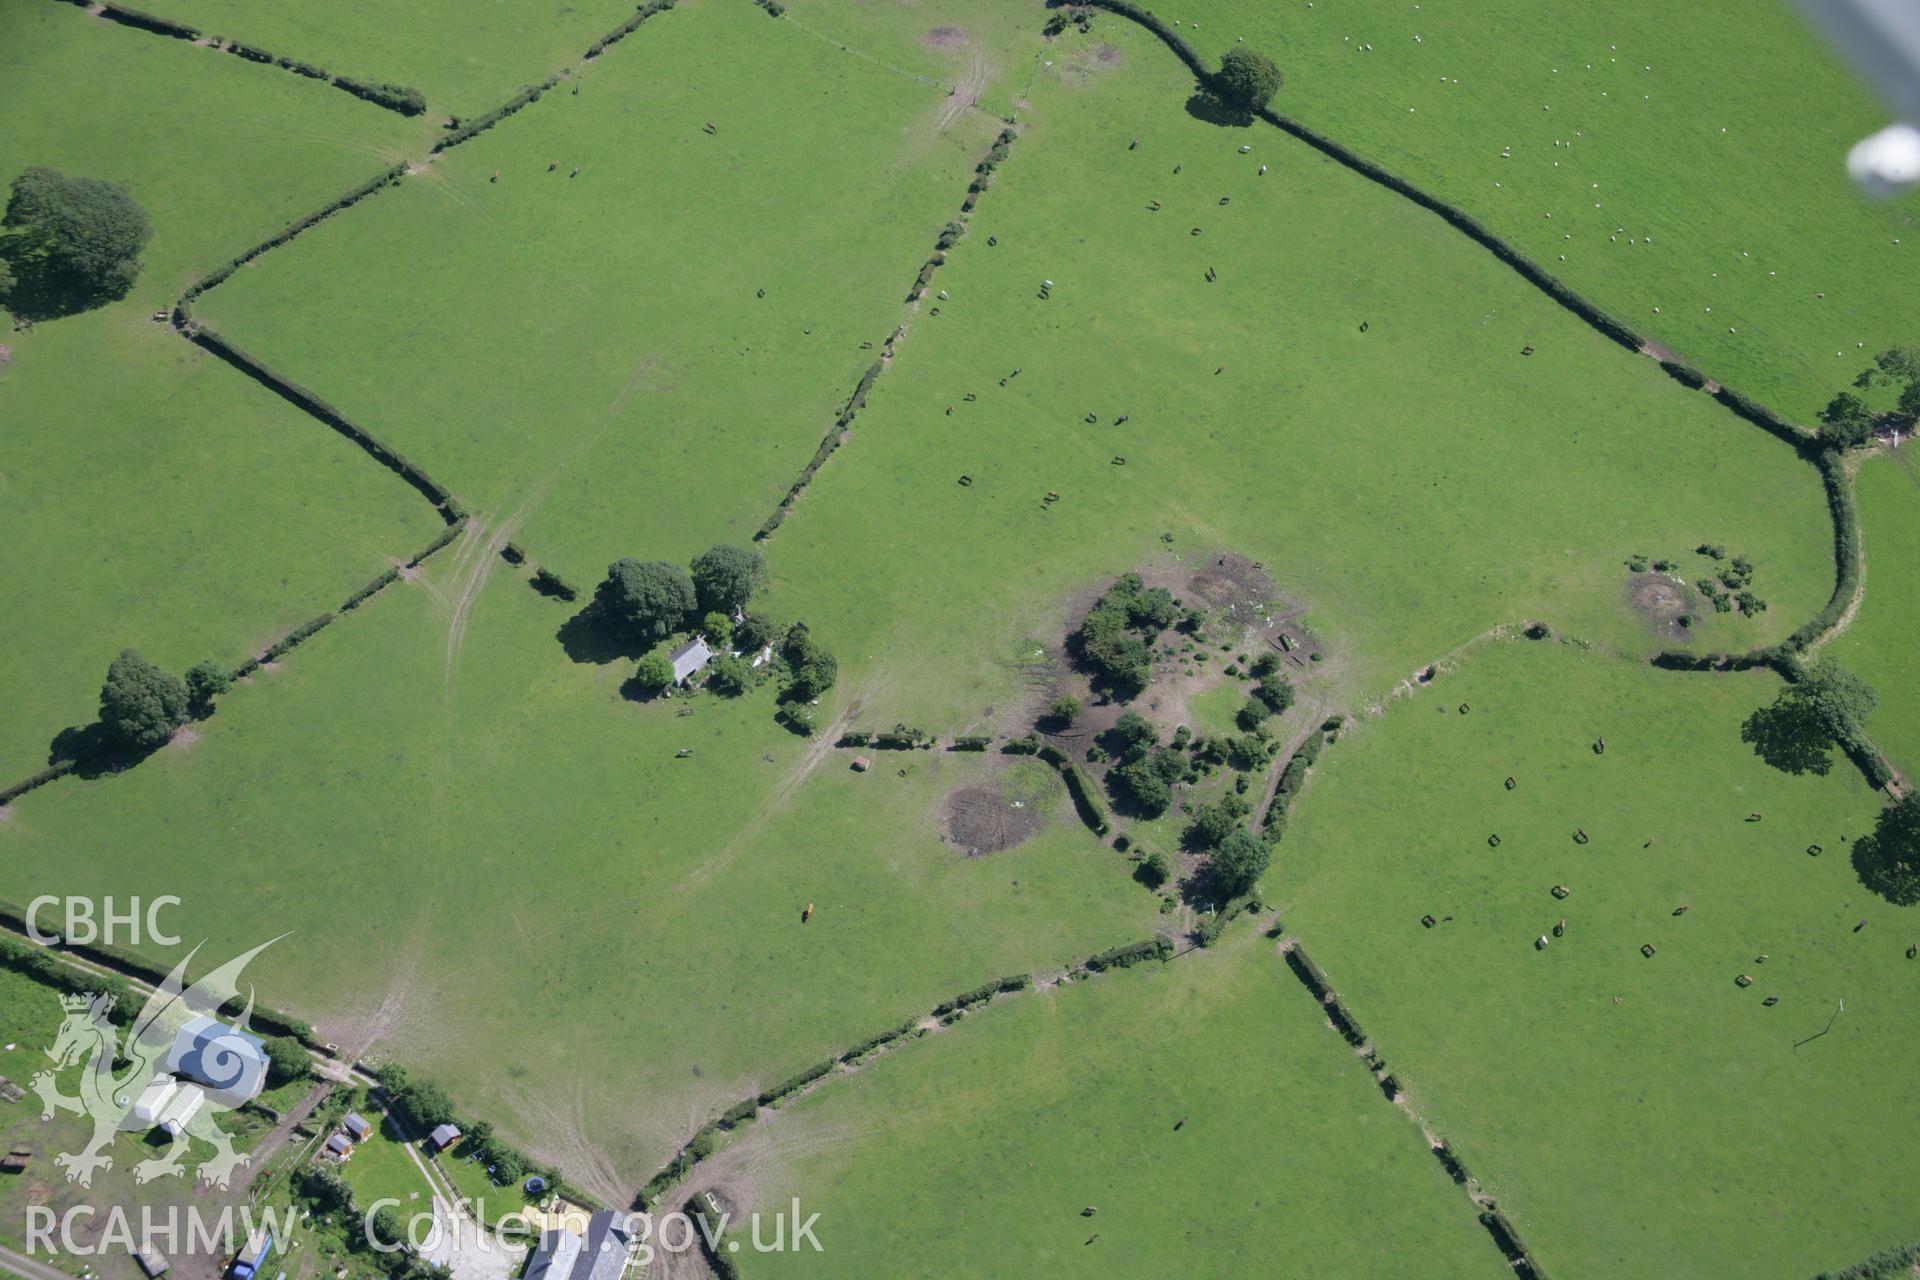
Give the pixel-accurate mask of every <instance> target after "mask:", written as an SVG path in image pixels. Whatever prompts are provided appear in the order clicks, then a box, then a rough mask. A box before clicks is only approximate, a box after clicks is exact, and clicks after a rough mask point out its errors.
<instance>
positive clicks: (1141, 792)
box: [1107, 760, 1173, 818]
mask: <svg viewBox="0 0 1920 1280" xmlns="http://www.w3.org/2000/svg"><path fill="white" fill-rule="evenodd" d="M1107 777H1108V778H1109V779H1110V780H1111V782H1112V784H1113V788H1114V790H1115V792H1116V793H1117V794H1118V795H1119V796H1120V797H1122V798H1124V799H1126V800H1127V801H1128V802H1130V803H1131V805H1132V807H1133V808H1134V809H1135V810H1137V811H1138V812H1139V813H1140V815H1141V816H1143V817H1147V818H1157V817H1159V816H1160V815H1161V814H1163V813H1165V812H1166V811H1167V808H1168V806H1170V805H1171V804H1172V803H1173V788H1172V787H1170V786H1168V785H1167V780H1166V778H1164V777H1163V776H1161V774H1160V772H1159V771H1158V770H1157V769H1155V768H1154V767H1153V762H1152V761H1150V760H1135V761H1133V762H1132V763H1130V764H1123V765H1121V766H1119V767H1118V768H1116V769H1114V770H1113V771H1112V772H1111V773H1109V774H1108V775H1107Z"/></svg>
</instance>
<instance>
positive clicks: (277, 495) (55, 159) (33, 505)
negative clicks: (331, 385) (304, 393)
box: [0, 0, 439, 782]
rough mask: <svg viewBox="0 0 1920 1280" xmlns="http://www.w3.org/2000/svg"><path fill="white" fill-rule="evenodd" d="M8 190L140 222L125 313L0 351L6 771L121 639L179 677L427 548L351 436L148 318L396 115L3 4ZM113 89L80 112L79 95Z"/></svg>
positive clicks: (13, 771) (76, 710)
mask: <svg viewBox="0 0 1920 1280" xmlns="http://www.w3.org/2000/svg"><path fill="white" fill-rule="evenodd" d="M0 25H4V27H5V29H6V30H7V32H8V36H9V38H8V39H7V40H6V41H5V42H3V43H4V46H5V47H4V48H3V49H0V113H4V114H5V115H6V117H7V119H8V120H10V121H11V122H12V127H10V128H8V129H6V130H4V131H0V175H3V176H4V180H6V181H11V180H12V177H13V176H14V174H16V173H17V172H18V171H19V170H20V169H22V168H25V167H26V166H28V165H30V164H37V163H48V164H52V165H54V166H55V167H58V168H60V169H62V170H64V171H66V172H69V173H80V174H85V175H88V176H93V177H104V178H111V179H115V180H118V181H124V182H126V183H127V184H128V185H129V186H130V188H131V189H132V191H133V193H134V195H135V197H136V198H137V199H139V200H140V201H141V203H142V204H143V205H144V206H145V207H146V208H147V210H148V213H149V216H150V218H151V220H152V223H153V229H154V230H153V239H152V241H151V242H150V244H149V246H148V248H147V251H146V253H145V259H144V260H145V262H146V270H145V271H144V272H143V274H142V275H141V277H140V280H139V283H138V284H137V285H136V286H135V289H134V292H133V295H132V296H131V297H129V298H128V299H127V300H126V301H124V302H121V303H119V304H116V305H114V306H110V307H107V308H105V309H104V310H101V311H97V312H94V313H91V314H87V315H83V316H73V317H68V318H64V319H60V320H53V321H43V322H42V323H40V324H39V325H38V326H36V327H35V328H34V329H33V330H32V331H30V332H17V333H13V334H11V335H8V336H7V339H6V341H7V344H8V345H9V346H10V347H11V348H12V358H11V361H10V363H9V364H8V366H7V368H6V370H5V372H4V374H0V417H4V418H5V420H6V422H7V426H8V435H7V439H8V444H9V448H8V450H7V459H6V462H5V463H4V466H0V523H4V524H5V526H6V527H7V529H8V530H9V533H10V539H11V551H12V554H10V555H9V556H8V557H7V561H6V565H5V567H4V568H0V592H4V595H5V597H6V599H7V602H8V607H7V608H6V609H5V610H4V611H0V653H4V654H5V655H6V661H5V662H4V663H0V673H3V674H0V701H4V703H5V704H6V707H7V714H6V715H5V716H4V717H0V777H5V779H6V781H7V782H12V781H14V780H16V779H17V778H19V777H24V776H25V775H27V774H29V773H32V772H34V771H35V770H37V769H39V768H41V767H43V766H44V765H45V764H46V763H47V749H48V744H49V742H50V741H51V739H52V738H53V736H54V734H55V733H57V732H58V731H60V730H62V729H64V728H66V727H68V726H70V725H77V724H82V723H85V722H86V721H88V720H90V719H91V718H92V716H93V712H94V709H95V702H96V699H97V697H98V693H99V687H100V680H101V678H102V676H103V675H104V674H105V672H106V667H107V663H108V662H109V661H110V660H111V659H112V658H113V656H114V655H115V654H116V653H118V652H119V651H120V650H121V649H122V648H124V647H126V646H128V645H134V646H137V647H139V648H140V649H141V650H142V651H143V652H145V653H146V654H147V656H148V657H150V658H152V659H154V660H156V661H158V662H161V663H162V664H165V665H168V666H171V667H172V668H173V669H175V670H179V669H182V668H184V667H185V666H187V665H189V664H191V663H193V662H195V661H198V660H199V659H201V658H206V657H219V658H222V659H226V660H230V661H238V660H239V659H240V658H242V657H244V656H246V655H247V653H248V652H249V650H250V649H251V648H257V647H260V646H263V645H264V644H266V643H268V642H270V641H271V640H272V639H273V638H275V637H276V636H277V635H278V634H280V633H282V632H284V631H286V630H287V629H290V628H291V627H293V626H294V625H296V624H297V623H299V622H302V621H304V620H305V619H307V618H309V617H311V616H312V615H314V614H315V613H318V612H320V611H321V610H322V609H324V608H328V607H331V606H332V605H334V604H337V603H338V602H339V601H340V600H341V599H342V598H344V597H345V596H346V594H347V593H348V592H350V591H352V590H353V589H354V588H355V587H357V586H359V585H360V584H361V583H362V582H364V581H366V580H367V579H368V578H371V577H372V576H374V575H375V574H377V573H379V572H380V571H381V570H382V569H383V568H384V567H385V566H386V565H387V564H388V563H389V562H391V561H392V560H394V559H398V558H402V557H404V556H405V555H406V554H408V553H409V552H411V551H412V550H414V549H415V548H417V547H418V546H420V545H421V544H423V543H425V542H426V541H427V540H428V539H429V538H431V537H432V536H433V531H434V530H435V529H436V528H437V527H438V523H439V522H438V521H437V520H435V519H434V518H433V515H432V512H431V511H430V510H428V508H427V506H426V504H425V503H423V502H422V501H421V500H420V499H419V498H418V497H417V496H416V495H415V494H413V493H412V492H410V491H409V490H408V489H407V488H406V486H405V485H403V484H402V483H401V482H400V481H398V480H397V479H395V478H394V477H393V476H391V475H390V474H388V473H387V472H385V471H383V470H381V469H380V468H379V467H377V466H375V465H374V464H372V463H371V462H369V461H368V460H367V458H366V457H365V456H364V455H363V454H361V453H360V452H359V451H358V450H357V449H355V448H353V447H352V446H351V445H349V444H348V443H347V442H345V441H344V440H342V439H340V438H339V437H337V436H335V435H334V434H333V433H331V432H329V431H327V430H326V429H325V428H323V427H320V426H318V425H317V424H315V423H313V422H312V421H311V420H309V419H307V418H305V417H303V416H302V415H300V414H298V413H296V412H295V411H294V410H293V409H292V408H290V407H289V406H287V405H285V404H283V403H282V402H281V401H280V400H278V399H277V398H276V397H274V396H272V395H270V394H268V393H267V392H265V391H263V390H261V389H260V388H258V387H256V386H254V385H253V384H251V383H250V382H248V381H246V380H245V379H244V378H241V377H239V376H237V375H236V374H234V373H233V372H232V371H231V370H229V369H226V368H223V367H220V366H218V365H217V364H216V363H215V362H214V361H213V360H212V359H210V358H209V357H206V356H204V355H202V354H200V353H198V352H196V351H195V350H193V349H192V348H190V347H189V346H188V345H187V344H186V343H184V342H182V341H180V340H179V339H178V338H176V337H174V336H172V335H171V334H170V333H169V332H167V330H166V329H165V328H164V327H163V326H160V325H157V324H154V323H152V322H151V321H150V320H148V319H147V313H148V312H149V311H150V310H152V309H153V308H154V307H156V306H161V305H165V304H167V303H168V302H170V300H171V299H172V298H173V297H174V295H175V294H177V293H178V291H179V290H180V288H181V287H182V286H183V285H185V284H186V283H187V281H189V280H190V279H192V278H194V277H195V276H197V275H199V274H200V273H201V272H203V271H205V270H206V269H207V268H209V267H211V266H212V265H214V263H216V262H218V261H221V260H222V259H224V258H226V257H228V256H230V255H231V254H233V253H235V252H237V251H238V250H240V249H241V248H243V247H245V246H246V245H248V244H251V243H253V242H255V241H257V240H259V239H260V238H262V237H263V236H266V235H268V234H270V233H271V232H272V231H274V230H275V229H277V228H278V227H279V226H281V225H282V224H283V223H285V222H286V221H288V220H290V219H292V218H294V217H296V216H298V215H299V214H301V213H304V212H305V211H307V210H308V209H311V208H313V207H314V206H316V205H318V204H320V203H322V202H324V201H325V200H326V199H328V198H330V197H331V196H332V195H333V194H335V193H336V192H337V191H339V190H341V189H344V188H345V187H347V186H349V185H351V184H352V183H353V182H355V181H358V180H359V179H361V178H364V177H365V176H366V174H367V173H368V171H369V170H371V169H373V168H374V167H375V166H376V165H377V164H379V163H381V162H382V160H381V159H376V158H375V156H374V155H373V154H370V153H378V156H379V157H382V158H385V157H390V156H392V155H395V154H397V153H398V152H397V148H398V146H399V145H400V143H401V142H402V141H403V140H404V139H405V138H406V137H407V136H408V134H407V131H406V130H405V129H403V128H397V127H396V126H395V125H394V124H392V123H390V122H391V121H393V120H395V119H396V117H393V116H390V115H388V114H387V113H385V112H380V111H375V110H373V109H371V108H369V107H367V106H365V105H364V104H361V103H357V102H355V101H354V100H353V99H351V98H347V97H346V96H345V95H342V94H334V93H330V92H325V91H322V90H320V89H317V88H315V87H314V86H312V85H311V84H310V83H308V82H302V81H297V80H295V79H294V78H293V77H290V76H289V77H285V78H284V80H282V79H269V80H268V81H267V82H266V84H265V85H264V86H263V85H262V84H261V82H260V81H259V80H258V79H256V77H255V75H254V74H253V73H252V72H251V71H250V70H249V69H248V68H247V66H246V64H244V63H242V62H241V61H240V60H239V59H238V58H227V57H216V56H212V55H210V54H208V53H207V52H206V51H205V50H201V49H194V48H192V47H190V46H187V45H185V44H182V43H180V42H178V41H172V40H162V39H157V38H155V37H153V36H149V35H144V34H142V33H139V32H135V31H130V30H127V29H126V28H124V27H119V26H116V25H114V24H111V23H103V22H98V21H95V20H93V19H90V18H88V17H87V16H86V15H84V14H82V13H80V12H79V11H77V10H74V9H71V8H70V7H67V6H55V5H47V4H38V3H33V2H32V0H4V2H3V3H0ZM78 83H100V84H108V83H111V84H112V85H114V86H115V91H114V94H113V96H112V101H111V102H106V101H101V102H98V103H93V104H89V105H86V106H83V107H76V106H75V105H74V104H73V103H72V102H70V101H69V96H70V95H69V89H70V87H71V86H72V85H74V84H78Z"/></svg>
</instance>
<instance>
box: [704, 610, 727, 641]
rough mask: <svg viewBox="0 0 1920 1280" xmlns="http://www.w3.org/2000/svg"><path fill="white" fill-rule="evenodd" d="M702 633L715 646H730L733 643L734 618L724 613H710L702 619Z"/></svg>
mask: <svg viewBox="0 0 1920 1280" xmlns="http://www.w3.org/2000/svg"><path fill="white" fill-rule="evenodd" d="M700 634H701V635H703V636H705V637H706V638H707V642H708V643H709V644H711V645H713V646H714V647H715V648H717V649H725V648H728V647H729V646H731V645H732V644H733V619H732V618H729V617H728V616H727V615H726V614H724V613H718V612H716V613H709V614H708V615H707V616H706V617H704V618H702V619H700Z"/></svg>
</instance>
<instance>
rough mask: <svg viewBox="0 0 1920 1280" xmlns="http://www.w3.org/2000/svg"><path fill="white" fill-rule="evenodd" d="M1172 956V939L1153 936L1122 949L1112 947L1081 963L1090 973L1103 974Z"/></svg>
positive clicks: (1160, 935) (1158, 935) (1157, 935)
mask: <svg viewBox="0 0 1920 1280" xmlns="http://www.w3.org/2000/svg"><path fill="white" fill-rule="evenodd" d="M1172 955H1173V939H1171V938H1169V937H1167V936H1166V935H1165V934H1159V933H1156V934H1154V935H1153V936H1152V937H1151V938H1144V939H1142V940H1141V941H1139V942H1130V943H1128V944H1127V945H1126V946H1124V947H1112V948H1110V949H1108V950H1106V951H1102V952H1101V953H1100V954H1098V955H1092V956H1088V957H1087V958H1086V960H1084V961H1083V962H1082V963H1083V964H1084V965H1085V967H1086V968H1087V970H1088V971H1089V972H1091V973H1105V972H1106V971H1107V970H1109V969H1130V968H1132V967H1133V966H1134V965H1136V964H1139V963H1141V962H1142V961H1146V960H1166V959H1169V958H1171V957H1172Z"/></svg>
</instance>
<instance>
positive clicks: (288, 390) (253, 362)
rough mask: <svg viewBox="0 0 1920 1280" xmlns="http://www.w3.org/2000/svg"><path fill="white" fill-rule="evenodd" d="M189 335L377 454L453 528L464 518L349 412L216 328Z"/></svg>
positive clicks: (435, 485)
mask: <svg viewBox="0 0 1920 1280" xmlns="http://www.w3.org/2000/svg"><path fill="white" fill-rule="evenodd" d="M187 336H188V337H189V338H191V339H192V341H193V342H194V343H196V344H197V345H199V346H202V347H204V348H206V349H207V350H208V351H211V352H213V354H214V355H216V356H219V357H220V358H221V359H222V360H225V361H226V362H227V363H228V364H230V365H232V366H233V367H234V368H236V369H238V370H240V372H242V373H244V374H246V375H247V376H248V377H250V378H252V379H253V380H254V381H255V382H258V383H259V384H260V385H261V386H263V387H266V388H267V389H268V390H270V391H273V392H275V393H276V394H278V395H279V396H280V397H281V399H283V400H286V401H287V402H288V403H290V404H292V405H293V406H294V407H295V408H297V409H300V410H301V411H302V412H304V413H306V414H307V415H308V416H310V417H313V418H318V419H319V420H320V421H321V422H324V423H325V424H326V425H327V426H329V427H332V428H333V429H334V430H335V431H338V432H339V433H340V434H341V435H343V436H345V437H346V438H347V439H349V440H351V441H353V442H354V443H355V444H357V445H359V446H360V447H361V448H362V449H363V450H365V451H366V452H367V453H368V454H370V455H371V456H372V457H373V459H374V461H376V462H378V463H379V464H380V465H381V466H383V467H386V468H387V469H388V470H389V471H392V472H394V473H395V474H397V475H398V476H399V477H400V478H401V479H403V480H405V481H406V482H407V483H408V484H410V485H412V486H413V487H414V488H415V489H417V490H419V492H420V493H421V495H422V496H424V497H425V498H426V499H427V501H429V502H431V503H433V505H434V506H435V507H437V508H439V510H440V515H441V518H442V519H444V520H446V521H447V523H448V525H449V527H452V526H453V525H454V524H455V523H456V522H457V521H459V520H460V519H461V518H462V514H461V512H460V510H459V506H458V504H457V503H456V502H455V501H454V498H453V495H452V494H451V493H449V492H448V491H447V490H446V489H445V488H444V487H442V485H441V484H440V483H439V481H437V480H435V479H434V478H433V477H432V476H430V475H428V474H427V473H426V472H425V471H424V470H422V469H421V468H420V467H418V466H415V465H414V464H413V463H412V462H409V461H408V460H407V459H406V458H405V457H404V456H403V455H401V454H399V453H396V452H394V451H393V450H392V449H390V448H388V447H387V446H386V445H384V444H382V443H381V442H380V441H379V440H377V439H376V438H375V437H374V436H373V434H372V433H371V432H369V431H368V430H367V429H366V428H364V427H362V426H361V425H360V424H358V423H356V422H354V421H353V420H352V419H351V418H349V417H347V415H346V414H344V413H342V412H340V410H338V409H336V408H334V407H333V406H332V405H330V404H328V403H327V402H326V401H325V400H322V399H321V398H320V397H319V396H317V395H315V394H314V393H313V392H311V391H308V390H307V389H306V388H305V387H303V386H301V385H300V384H299V383H297V382H294V381H293V380H292V379H290V378H286V377H283V376H282V375H281V374H279V373H278V372H276V371H275V370H273V369H272V368H270V367H268V366H267V365H265V364H263V363H262V362H261V361H259V360H257V359H255V358H254V357H253V356H251V355H248V354H247V353H246V352H245V351H242V350H241V349H240V348H239V347H236V346H234V345H233V344H232V343H231V342H228V341H227V340H226V339H225V338H223V337H221V336H220V335H219V334H218V333H216V332H215V331H214V330H212V329H209V328H207V327H206V326H204V325H198V324H196V325H193V326H192V327H191V328H190V329H189V330H188V331H187ZM443 545H444V544H443ZM435 549H437V548H435ZM430 553H431V552H429V554H430Z"/></svg>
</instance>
